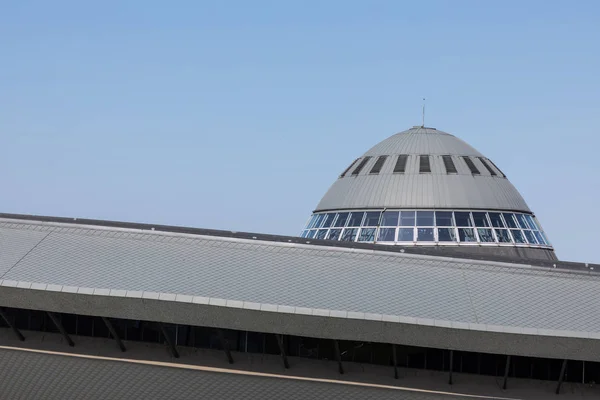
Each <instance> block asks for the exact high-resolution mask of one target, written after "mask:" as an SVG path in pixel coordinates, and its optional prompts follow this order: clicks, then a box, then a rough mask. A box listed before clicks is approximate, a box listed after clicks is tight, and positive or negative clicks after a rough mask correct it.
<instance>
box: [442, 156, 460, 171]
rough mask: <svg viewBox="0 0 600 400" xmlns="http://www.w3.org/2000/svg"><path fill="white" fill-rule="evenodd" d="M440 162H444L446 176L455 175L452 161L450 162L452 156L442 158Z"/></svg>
mask: <svg viewBox="0 0 600 400" xmlns="http://www.w3.org/2000/svg"><path fill="white" fill-rule="evenodd" d="M442 161H444V167H445V168H446V173H447V174H456V172H457V171H456V166H455V165H454V161H452V156H442Z"/></svg>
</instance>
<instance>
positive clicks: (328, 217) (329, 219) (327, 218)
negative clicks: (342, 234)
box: [321, 213, 335, 228]
mask: <svg viewBox="0 0 600 400" xmlns="http://www.w3.org/2000/svg"><path fill="white" fill-rule="evenodd" d="M334 219H335V213H329V214H325V217H324V218H323V223H322V224H321V227H323V228H329V227H330V226H331V224H332V223H333V220H334Z"/></svg>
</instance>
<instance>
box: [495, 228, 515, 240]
mask: <svg viewBox="0 0 600 400" xmlns="http://www.w3.org/2000/svg"><path fill="white" fill-rule="evenodd" d="M496 237H497V238H498V241H499V242H500V243H511V242H512V240H510V235H509V234H508V229H496Z"/></svg>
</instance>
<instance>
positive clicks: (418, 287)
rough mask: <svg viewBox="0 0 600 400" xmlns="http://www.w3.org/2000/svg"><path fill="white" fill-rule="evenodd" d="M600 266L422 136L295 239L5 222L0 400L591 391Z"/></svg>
mask: <svg viewBox="0 0 600 400" xmlns="http://www.w3.org/2000/svg"><path fill="white" fill-rule="evenodd" d="M599 268H600V265H595V264H581V263H571V262H565V261H560V260H557V259H556V257H555V255H554V251H553V247H552V246H551V245H550V242H549V239H548V238H547V236H546V234H545V233H544V231H543V229H542V227H541V224H540V222H539V221H538V220H537V218H536V217H535V215H534V213H533V212H532V211H531V210H530V208H529V207H528V206H527V204H526V203H525V201H524V200H523V198H522V197H521V196H520V194H519V193H518V191H517V190H516V189H515V188H514V187H513V185H512V184H511V183H510V182H509V181H508V179H507V178H506V176H505V175H504V174H503V173H502V172H501V170H500V169H498V167H496V165H495V164H494V163H493V162H492V161H491V160H489V159H487V158H486V157H485V156H483V155H481V154H480V153H478V152H477V151H476V150H474V149H472V148H471V147H470V146H468V145H467V144H466V143H464V142H462V141H461V140H460V139H458V138H456V137H455V136H452V135H450V134H447V133H444V132H441V131H437V130H434V129H432V128H424V127H415V128H412V129H410V130H408V131H405V132H401V133H399V134H397V135H394V136H392V137H390V138H389V139H386V140H384V141H383V142H381V143H379V144H378V145H376V146H374V147H373V148H372V149H370V150H369V151H368V152H367V153H365V154H364V155H363V156H361V157H359V158H358V159H357V160H356V161H354V162H352V163H351V165H350V166H349V167H348V168H347V169H346V170H345V171H344V172H343V173H342V174H341V176H340V177H338V179H336V180H335V182H334V183H333V185H332V187H331V188H330V189H329V191H328V192H327V193H326V194H325V196H324V197H323V199H322V200H321V201H320V202H319V204H318V205H317V208H316V209H315V210H314V212H313V215H312V216H311V217H310V220H309V222H308V224H307V226H306V227H305V229H304V230H303V231H302V234H301V235H300V237H287V236H276V235H265V234H256V233H243V232H229V231H217V230H208V229H195V228H185V227H173V226H160V225H152V224H133V223H127V222H115V221H97V220H86V219H73V218H59V217H42V216H30V215H14V214H0V275H1V276H0V352H2V357H0V370H1V371H2V373H0V398H9V399H14V398H23V399H29V398H32V399H33V398H44V399H54V398H56V399H64V398H86V399H88V398H91V399H93V398H123V399H125V398H128V399H129V398H135V397H141V398H173V399H187V398H190V399H191V398H262V399H271V398H272V399H276V398H277V399H279V398H290V399H300V398H306V399H308V398H311V399H312V398H328V399H329V398H340V399H352V398H356V399H359V398H361V399H362V398H374V399H379V398H381V399H387V398H394V399H467V398H469V399H484V398H485V399H547V398H549V397H550V396H555V395H556V394H557V393H558V394H559V395H560V396H561V398H567V399H568V398H578V399H580V398H590V399H591V398H599V396H600V392H599V390H598V388H597V386H596V382H600V313H599V312H598V310H600V296H598V293H600V275H599V274H598V269H599Z"/></svg>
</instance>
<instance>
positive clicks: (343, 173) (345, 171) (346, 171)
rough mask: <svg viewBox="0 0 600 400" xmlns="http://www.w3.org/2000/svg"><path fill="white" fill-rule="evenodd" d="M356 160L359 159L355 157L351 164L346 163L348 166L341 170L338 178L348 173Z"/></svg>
mask: <svg viewBox="0 0 600 400" xmlns="http://www.w3.org/2000/svg"><path fill="white" fill-rule="evenodd" d="M358 160H359V159H358V158H357V159H356V160H354V161H352V164H350V165H348V168H346V169H345V170H344V172H342V173H341V175H340V178H343V177H344V176H345V175H346V174H347V173H348V171H350V168H352V167H353V166H354V164H356V162H357V161H358Z"/></svg>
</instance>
